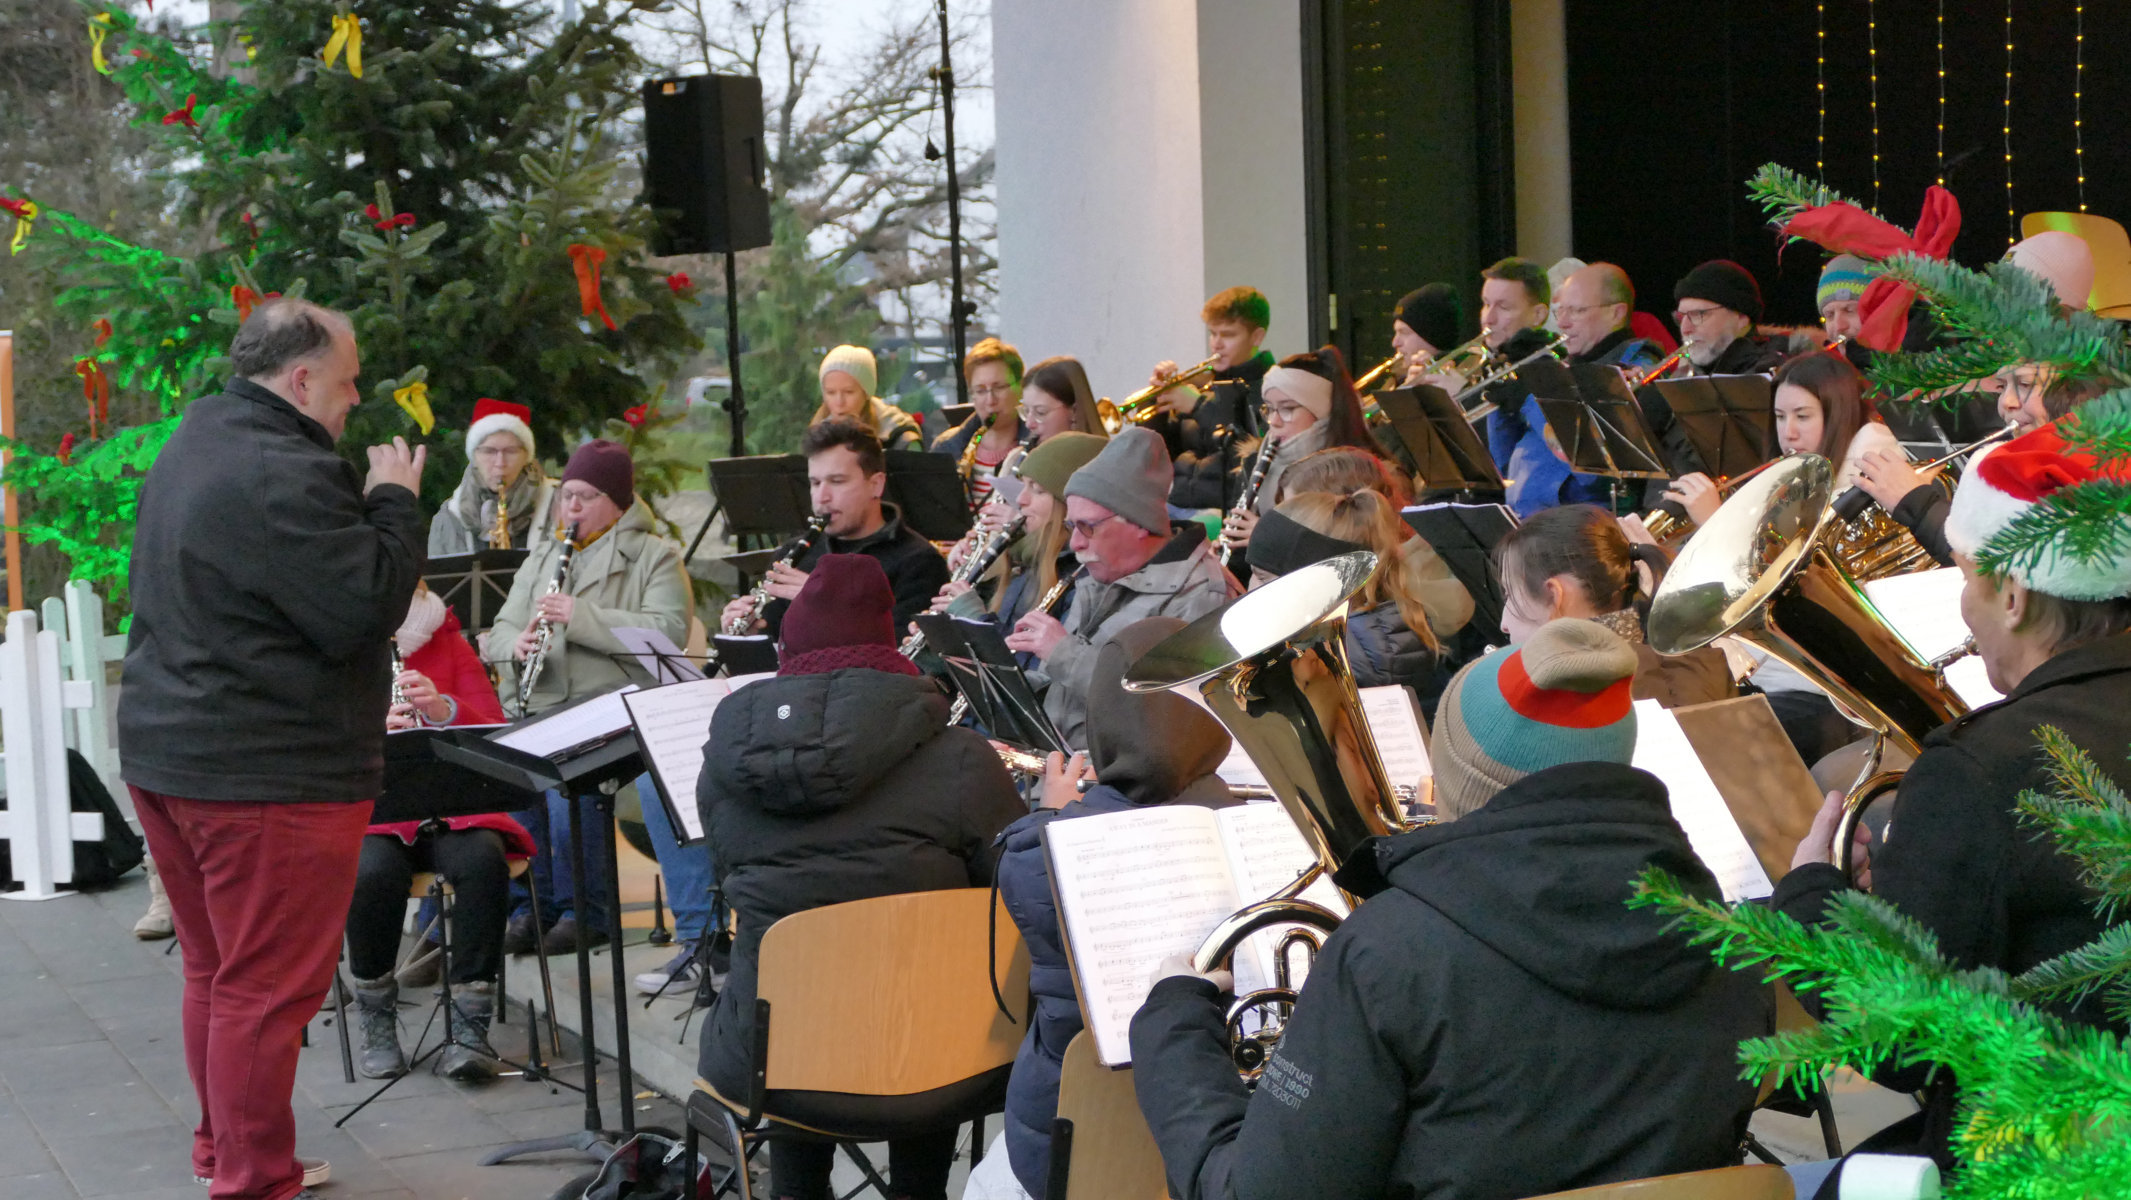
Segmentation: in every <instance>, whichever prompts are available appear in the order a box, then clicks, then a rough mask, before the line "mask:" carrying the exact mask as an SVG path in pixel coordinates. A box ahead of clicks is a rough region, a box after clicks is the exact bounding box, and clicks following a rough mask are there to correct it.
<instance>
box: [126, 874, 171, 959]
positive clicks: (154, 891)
mask: <svg viewBox="0 0 2131 1200" xmlns="http://www.w3.org/2000/svg"><path fill="white" fill-rule="evenodd" d="M146 866H147V869H148V911H147V912H145V913H142V914H141V919H140V920H138V921H135V922H134V923H133V936H134V937H137V938H139V939H141V940H142V941H144V942H153V941H157V940H159V939H161V938H166V937H171V936H173V935H174V934H175V933H176V932H177V931H176V930H175V929H173V928H171V925H170V893H168V892H165V891H164V890H163V877H162V876H161V875H159V874H157V873H156V869H155V860H154V859H152V858H151V859H149V860H148V861H147V864H146Z"/></svg>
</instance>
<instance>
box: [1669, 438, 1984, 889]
mask: <svg viewBox="0 0 2131 1200" xmlns="http://www.w3.org/2000/svg"><path fill="white" fill-rule="evenodd" d="M1833 490H1834V467H1833V466H1832V464H1830V463H1829V462H1828V460H1827V459H1825V458H1822V457H1821V456H1820V455H1818V454H1793V455H1789V456H1787V457H1784V458H1780V459H1777V460H1776V462H1775V464H1774V465H1772V466H1770V467H1769V468H1768V469H1767V470H1764V471H1762V472H1760V473H1759V474H1758V475H1755V476H1754V477H1753V478H1752V479H1749V480H1747V481H1746V482H1745V483H1744V484H1743V485H1742V486H1741V487H1740V488H1739V490H1738V491H1736V492H1735V493H1733V494H1732V496H1731V498H1730V499H1728V500H1726V501H1725V502H1724V506H1723V507H1722V508H1719V509H1718V510H1717V511H1716V513H1715V515H1713V516H1711V517H1710V519H1709V523H1708V524H1706V525H1704V526H1702V527H1701V528H1699V529H1697V530H1696V531H1695V534H1694V536H1693V537H1691V538H1689V539H1687V543H1686V545H1684V546H1682V547H1681V548H1680V553H1679V557H1678V558H1676V559H1674V560H1673V563H1672V568H1671V570H1669V571H1668V572H1666V574H1665V579H1664V582H1662V583H1660V584H1659V585H1658V589H1657V594H1656V595H1655V596H1653V597H1651V600H1650V619H1649V621H1648V623H1647V625H1646V626H1645V630H1644V635H1645V639H1646V640H1647V641H1648V642H1649V643H1650V646H1651V648H1653V649H1655V650H1657V651H1658V652H1659V653H1661V654H1685V653H1687V652H1688V651H1690V650H1698V649H1700V648H1701V647H1703V646H1707V645H1709V644H1710V643H1711V642H1714V641H1716V640H1717V639H1718V638H1720V637H1725V636H1727V635H1729V636H1732V637H1737V638H1740V639H1742V640H1744V641H1748V642H1751V643H1753V644H1754V645H1756V646H1759V647H1761V648H1762V649H1763V650H1766V651H1768V653H1769V654H1771V655H1773V656H1774V657H1776V658H1777V659H1780V660H1782V661H1783V662H1784V663H1785V664H1787V665H1789V666H1790V667H1792V668H1793V669H1795V670H1796V671H1797V672H1798V673H1799V674H1801V675H1803V676H1805V677H1806V678H1807V679H1809V680H1811V681H1812V682H1813V683H1815V684H1816V685H1818V686H1819V687H1820V688H1821V689H1822V690H1823V691H1825V692H1827V694H1828V695H1829V696H1830V697H1831V698H1832V699H1834V701H1835V702H1836V704H1837V705H1839V706H1840V707H1841V708H1843V709H1844V710H1845V711H1846V713H1847V714H1849V715H1850V718H1851V719H1852V720H1854V721H1856V722H1857V723H1858V724H1860V725H1863V726H1865V727H1866V728H1867V729H1869V730H1871V732H1872V737H1873V748H1872V752H1871V753H1870V754H1869V755H1868V761H1867V763H1866V766H1865V769H1864V771H1863V772H1862V773H1861V774H1860V776H1859V779H1858V783H1857V784H1856V785H1855V786H1853V787H1852V788H1851V791H1850V795H1849V797H1848V801H1847V803H1846V811H1845V816H1844V821H1843V826H1842V828H1841V830H1840V831H1839V832H1838V834H1837V838H1836V847H1837V853H1838V855H1847V852H1848V846H1849V835H1850V831H1851V830H1852V829H1853V828H1854V827H1855V825H1856V820H1857V817H1858V816H1859V815H1860V814H1861V813H1862V812H1863V810H1864V806H1865V805H1866V804H1869V803H1870V802H1871V801H1872V799H1873V798H1875V797H1876V796H1878V795H1879V794H1881V793H1882V792H1884V791H1885V790H1886V789H1887V788H1888V787H1889V786H1891V785H1892V784H1893V783H1894V782H1895V781H1896V780H1897V779H1898V778H1899V777H1898V776H1894V775H1892V774H1889V773H1882V772H1880V771H1879V770H1878V767H1879V762H1880V758H1881V754H1882V752H1883V751H1884V749H1885V747H1887V746H1888V745H1893V746H1896V747H1899V748H1900V749H1902V750H1904V751H1906V752H1907V753H1909V754H1910V755H1911V756H1914V755H1915V754H1917V753H1918V752H1919V751H1920V750H1921V749H1922V744H1923V740H1924V735H1926V734H1928V733H1930V732H1931V731H1932V730H1934V729H1937V728H1938V727H1939V726H1941V725H1944V724H1946V723H1947V722H1948V721H1952V720H1955V719H1956V718H1959V717H1962V716H1965V715H1966V714H1967V712H1968V705H1967V704H1966V703H1965V702H1963V701H1962V700H1961V698H1960V697H1959V696H1958V695H1956V694H1955V693H1954V692H1953V690H1952V689H1951V688H1949V687H1948V686H1947V685H1946V680H1945V677H1944V671H1945V666H1946V663H1945V662H1943V661H1941V662H1930V661H1926V660H1925V659H1923V658H1921V657H1919V656H1918V654H1917V653H1916V651H1915V650H1913V649H1911V648H1910V646H1909V644H1908V643H1907V642H1905V641H1903V640H1902V638H1901V635H1899V634H1897V633H1896V632H1895V631H1894V627H1893V626H1892V625H1890V624H1888V623H1887V620H1886V618H1884V617H1882V616H1881V615H1880V613H1879V610H1878V609H1877V608H1875V607H1874V606H1873V604H1872V601H1871V600H1870V599H1869V598H1868V597H1867V596H1866V595H1865V593H1864V589H1863V586H1862V584H1863V582H1864V581H1865V580H1867V579H1870V578H1877V577H1879V576H1880V575H1882V574H1892V573H1896V572H1892V571H1888V570H1886V569H1885V568H1886V565H1887V564H1886V562H1885V560H1884V558H1883V557H1882V548H1880V547H1877V546H1875V545H1871V544H1866V545H1862V546H1861V545H1860V544H1859V542H1858V535H1856V534H1855V533H1853V526H1852V524H1851V523H1850V522H1847V521H1844V520H1843V519H1842V515H1841V514H1840V513H1839V512H1837V511H1836V510H1835V507H1834V505H1832V504H1831V503H1830V494H1831V493H1832V491H1833ZM1904 532H1905V533H1906V531H1904ZM1860 556H1862V557H1860ZM1838 865H1841V866H1847V865H1848V864H1847V863H1846V862H1838Z"/></svg>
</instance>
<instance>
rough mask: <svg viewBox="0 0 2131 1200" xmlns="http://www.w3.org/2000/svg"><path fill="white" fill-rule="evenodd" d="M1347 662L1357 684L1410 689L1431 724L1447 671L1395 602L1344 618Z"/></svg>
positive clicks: (1447, 677)
mask: <svg viewBox="0 0 2131 1200" xmlns="http://www.w3.org/2000/svg"><path fill="white" fill-rule="evenodd" d="M1347 662H1348V663H1349V664H1350V665H1351V666H1353V668H1354V683H1355V686H1357V687H1381V686H1383V685H1385V684H1404V685H1405V686H1407V687H1410V688H1412V689H1413V696H1414V699H1416V700H1418V701H1420V704H1421V712H1422V714H1423V715H1425V716H1426V717H1427V718H1428V721H1429V723H1430V725H1433V724H1434V722H1435V706H1436V701H1438V700H1441V699H1442V698H1443V688H1444V687H1445V686H1446V685H1447V684H1449V682H1450V673H1449V672H1448V671H1446V670H1444V669H1443V664H1442V663H1441V662H1440V661H1438V658H1437V655H1436V652H1435V651H1433V650H1431V649H1429V648H1428V645H1427V643H1425V642H1423V641H1421V635H1420V634H1417V633H1415V632H1414V631H1413V627H1412V626H1411V625H1408V624H1406V618H1404V617H1402V616H1400V615H1399V611H1398V605H1396V604H1392V603H1388V602H1387V603H1384V604H1379V605H1377V606H1376V607H1375V608H1372V609H1370V610H1369V611H1367V612H1359V613H1355V614H1354V615H1352V616H1350V617H1348V618H1347Z"/></svg>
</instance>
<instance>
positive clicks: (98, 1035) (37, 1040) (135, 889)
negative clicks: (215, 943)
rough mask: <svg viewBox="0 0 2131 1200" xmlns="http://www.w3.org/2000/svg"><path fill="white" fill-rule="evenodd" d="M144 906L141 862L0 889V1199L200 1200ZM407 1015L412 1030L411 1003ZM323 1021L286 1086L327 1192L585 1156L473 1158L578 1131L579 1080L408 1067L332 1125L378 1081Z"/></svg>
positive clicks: (168, 978)
mask: <svg viewBox="0 0 2131 1200" xmlns="http://www.w3.org/2000/svg"><path fill="white" fill-rule="evenodd" d="M146 903H147V883H146V881H145V879H143V878H142V877H141V876H140V875H139V874H138V873H136V874H134V875H132V876H130V877H129V878H128V879H127V880H126V881H125V882H124V883H122V884H121V885H119V886H118V887H116V888H113V889H111V890H109V891H105V892H100V893H95V894H89V895H79V896H70V897H67V898H65V899H60V900H53V901H47V902H44V903H21V902H8V901H0V1197H5V1200H74V1198H76V1197H91V1196H128V1197H134V1198H136V1200H204V1196H205V1194H206V1193H205V1189H203V1188H201V1187H200V1186H199V1185H197V1184H195V1183H193V1182H192V1173H191V1169H190V1157H189V1154H190V1147H191V1136H192V1135H191V1130H192V1125H193V1123H194V1121H195V1120H196V1119H197V1108H196V1106H195V1103H194V1099H193V1092H192V1084H191V1082H190V1080H189V1079H188V1077H187V1075H186V1072H185V1058H184V1048H183V1044H182V1042H183V1039H182V1036H181V1033H180V1029H179V1024H178V1003H179V997H180V993H181V991H182V982H181V979H180V976H179V974H178V969H179V960H178V956H177V955H176V954H175V953H170V954H165V953H164V950H165V948H166V947H168V946H169V945H170V944H171V943H169V942H141V941H137V940H135V939H134V937H133V936H132V926H133V922H134V920H135V918H137V917H138V916H139V915H140V913H141V911H142V909H143V908H144V907H145V906H146ZM404 1012H405V1017H406V1020H407V1023H408V1033H407V1034H406V1036H405V1038H404V1040H406V1041H408V1042H409V1043H411V1041H412V1035H413V1030H414V1029H416V1028H418V1027H419V1025H420V1023H421V1016H422V1014H421V1012H420V1010H418V1009H415V1008H413V1007H411V1006H410V1007H407V1008H406V1009H405V1010H404ZM331 1019H332V1014H331V1013H330V1012H326V1013H322V1014H320V1016H319V1018H318V1019H316V1020H314V1021H313V1022H312V1023H311V1028H310V1033H311V1045H310V1047H309V1048H308V1049H306V1050H305V1051H304V1052H303V1057H302V1059H301V1062H300V1065H299V1067H298V1070H297V1083H296V1093H295V1096H294V1106H295V1111H296V1128H297V1133H298V1145H297V1150H298V1153H300V1154H302V1155H304V1156H305V1157H311V1158H325V1159H327V1160H329V1161H330V1162H331V1163H332V1164H333V1181H332V1183H331V1184H329V1185H327V1189H325V1190H324V1191H323V1195H325V1196H327V1197H330V1198H331V1200H355V1198H357V1197H364V1198H371V1197H374V1198H377V1200H384V1198H387V1197H391V1198H394V1200H412V1198H415V1197H420V1198H422V1200H543V1198H545V1197H547V1196H550V1195H552V1194H553V1193H554V1192H555V1190H556V1189H557V1188H559V1187H560V1186H561V1185H562V1184H563V1183H564V1182H566V1181H567V1180H569V1179H570V1178H571V1177H572V1176H574V1175H577V1174H580V1173H581V1172H583V1171H585V1170H588V1169H589V1164H585V1163H583V1162H581V1161H577V1160H574V1159H572V1158H570V1157H569V1156H566V1155H543V1156H536V1157H533V1158H530V1159H527V1160H525V1161H522V1162H513V1163H507V1164H503V1165H499V1166H493V1167H483V1166H478V1165H476V1164H477V1162H478V1160H479V1159H480V1158H481V1156H482V1155H483V1154H484V1153H486V1152H487V1151H488V1150H489V1149H491V1148H494V1147H497V1146H502V1145H506V1144H508V1143H511V1142H515V1141H519V1140H522V1139H527V1138H537V1137H548V1136H554V1135H561V1134H568V1133H572V1132H575V1131H576V1130H578V1129H581V1128H583V1122H584V1101H583V1098H582V1097H581V1096H579V1095H578V1094H577V1093H575V1092H572V1091H569V1090H566V1089H551V1088H549V1087H547V1086H543V1085H539V1084H529V1083H525V1082H523V1081H520V1080H516V1079H504V1080H499V1081H497V1082H495V1083H492V1084H489V1085H487V1086H484V1087H466V1086H462V1085H459V1084H454V1083H451V1082H448V1081H446V1080H444V1079H442V1078H441V1077H437V1076H433V1075H428V1074H426V1073H418V1074H415V1075H410V1076H408V1077H407V1078H406V1079H404V1080H403V1081H402V1082H401V1083H400V1084H399V1085H398V1086H396V1087H394V1088H393V1089H392V1090H391V1091H390V1092H389V1093H387V1094H386V1097H385V1098H384V1099H382V1100H379V1101H378V1102H377V1103H375V1104H373V1105H371V1106H370V1107H369V1108H367V1109H365V1110H363V1112H361V1113H360V1114H358V1115H357V1116H356V1117H355V1118H354V1119H353V1120H351V1121H349V1122H348V1124H347V1126H346V1127H345V1128H341V1129H336V1128H334V1127H333V1122H334V1121H335V1120H336V1119H337V1118H339V1117H340V1116H341V1115H342V1114H344V1113H346V1112H347V1111H348V1110H349V1109H350V1108H352V1107H353V1106H354V1105H355V1103H356V1102H357V1101H359V1100H360V1099H361V1098H362V1097H364V1096H366V1095H368V1094H369V1092H370V1091H371V1090H372V1089H374V1088H375V1087H376V1086H377V1085H376V1084H375V1083H374V1082H372V1081H369V1080H359V1081H358V1082H357V1083H356V1084H353V1085H350V1084H348V1083H345V1082H343V1081H342V1077H341V1068H340V1051H339V1042H338V1038H337V1035H336V1033H335V1031H334V1028H333V1026H332V1024H331ZM496 1040H497V1043H498V1045H499V1047H502V1048H504V1049H505V1050H506V1052H510V1051H511V1050H512V1049H513V1048H515V1047H520V1046H523V1044H524V1034H523V1032H522V1026H521V1025H513V1026H510V1027H509V1031H508V1032H505V1033H501V1034H499V1035H498V1037H497V1039H496ZM568 1048H569V1044H568V1042H567V1040H566V1041H565V1049H566V1050H567V1049H568ZM602 1065H603V1067H610V1066H611V1065H610V1064H602ZM602 1085H603V1086H602V1088H601V1092H602V1098H601V1103H602V1115H603V1116H604V1117H605V1119H606V1121H607V1122H608V1123H609V1124H610V1125H612V1124H614V1123H616V1122H617V1121H618V1120H619V1109H617V1108H616V1107H615V1088H614V1081H613V1079H612V1071H611V1069H608V1070H605V1071H604V1072H603V1078H602ZM634 1090H635V1089H632V1091H634ZM633 1102H634V1103H635V1104H636V1106H637V1113H636V1117H637V1121H638V1123H639V1124H644V1125H663V1126H666V1127H669V1128H678V1127H679V1110H678V1109H677V1108H676V1107H675V1106H674V1105H673V1103H672V1102H671V1101H670V1100H667V1099H665V1098H663V1097H659V1096H656V1095H650V1094H645V1095H642V1096H639V1097H637V1098H636V1099H634V1101H633Z"/></svg>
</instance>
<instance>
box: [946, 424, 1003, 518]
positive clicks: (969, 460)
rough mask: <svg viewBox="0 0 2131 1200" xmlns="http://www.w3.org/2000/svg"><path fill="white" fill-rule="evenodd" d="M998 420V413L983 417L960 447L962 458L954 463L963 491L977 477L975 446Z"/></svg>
mask: <svg viewBox="0 0 2131 1200" xmlns="http://www.w3.org/2000/svg"><path fill="white" fill-rule="evenodd" d="M998 420H999V414H998V413H993V414H992V415H991V416H988V417H986V418H984V420H983V422H982V423H981V424H979V425H978V426H977V431H976V432H975V433H973V434H970V435H969V445H967V446H964V447H963V448H962V459H961V461H960V462H957V463H956V464H955V472H956V473H957V474H959V475H961V477H962V490H963V491H965V492H966V491H969V490H970V484H971V483H973V482H975V480H976V478H977V447H979V446H981V445H983V444H984V435H985V434H987V433H990V432H991V430H992V426H993V425H994V424H995V423H997V421H998ZM970 508H972V509H974V508H976V504H975V502H974V501H972V502H971V504H970Z"/></svg>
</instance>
